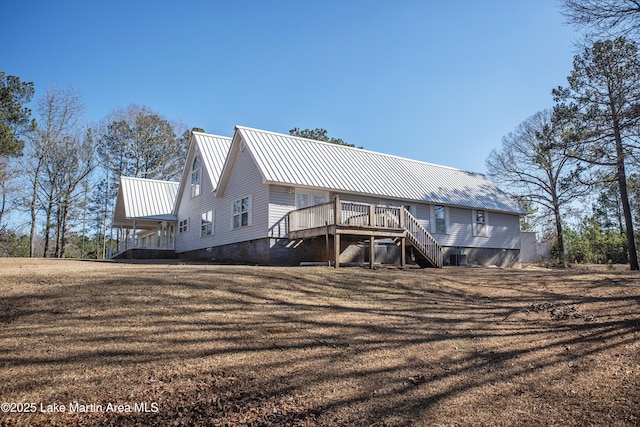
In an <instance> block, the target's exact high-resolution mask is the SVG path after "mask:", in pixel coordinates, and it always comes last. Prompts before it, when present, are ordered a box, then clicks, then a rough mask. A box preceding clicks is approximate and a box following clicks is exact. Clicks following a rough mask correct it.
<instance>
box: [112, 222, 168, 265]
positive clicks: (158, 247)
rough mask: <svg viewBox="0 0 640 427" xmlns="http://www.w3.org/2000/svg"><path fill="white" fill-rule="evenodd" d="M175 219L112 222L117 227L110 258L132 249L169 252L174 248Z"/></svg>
mask: <svg viewBox="0 0 640 427" xmlns="http://www.w3.org/2000/svg"><path fill="white" fill-rule="evenodd" d="M175 227H176V226H175V221H170V220H169V221H166V220H165V221H157V220H156V221H150V220H140V219H138V220H134V221H131V222H130V223H128V224H127V223H122V222H121V223H119V224H114V228H116V229H117V237H116V248H115V251H113V253H112V256H111V258H118V257H119V256H120V255H122V254H125V253H127V252H132V251H133V250H146V251H148V253H163V252H164V251H166V253H167V254H168V253H170V252H172V251H173V250H174V249H175Z"/></svg>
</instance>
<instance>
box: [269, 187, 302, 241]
mask: <svg viewBox="0 0 640 427" xmlns="http://www.w3.org/2000/svg"><path fill="white" fill-rule="evenodd" d="M295 208H296V196H295V191H294V189H293V187H283V186H280V185H270V186H269V237H274V238H282V237H286V235H287V234H288V232H289V224H288V213H289V212H291V211H292V210H294V209H295Z"/></svg>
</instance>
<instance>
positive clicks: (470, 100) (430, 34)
mask: <svg viewBox="0 0 640 427" xmlns="http://www.w3.org/2000/svg"><path fill="white" fill-rule="evenodd" d="M1 10H2V13H3V15H4V16H5V19H4V20H3V21H4V22H3V25H2V26H0V37H1V38H2V40H4V41H5V43H3V49H2V53H1V54H0V58H1V61H0V70H3V71H5V72H7V74H12V75H17V76H19V77H20V78H21V79H23V80H25V81H33V82H34V84H35V86H36V97H38V96H41V95H42V94H43V93H44V92H45V91H46V90H47V89H48V88H49V87H51V85H52V84H55V85H56V86H58V87H66V86H69V85H70V86H72V87H73V88H75V89H77V90H78V91H79V92H80V94H81V96H82V98H83V100H84V102H85V104H86V106H87V113H86V118H87V120H90V121H93V122H98V121H100V120H101V119H103V118H104V117H105V116H106V115H107V114H109V113H110V112H111V111H113V110H114V109H116V108H119V107H126V106H128V105H130V104H138V105H144V106H148V107H150V108H151V109H153V110H154V111H156V112H158V113H160V114H161V115H163V116H164V117H166V118H167V119H170V120H176V121H180V122H183V123H184V124H185V125H187V126H188V127H190V128H191V127H194V126H195V127H201V128H204V129H205V130H206V131H207V132H210V133H216V134H221V135H228V136H231V135H232V133H233V127H234V126H235V125H236V124H238V125H243V126H250V127H256V128H260V129H266V130H270V131H275V132H283V133H287V132H288V130H289V129H291V128H293V127H300V128H316V127H321V128H325V129H327V130H328V132H329V135H330V136H335V137H339V138H342V139H344V140H345V141H347V142H350V143H353V144H356V145H358V146H364V148H366V149H370V150H374V151H380V152H384V153H389V154H393V155H398V156H402V157H409V158H414V159H418V160H422V161H427V162H432V163H437V164H443V165H447V166H452V167H456V168H460V169H466V170H472V171H476V172H485V165H484V162H485V159H486V158H487V156H488V155H489V153H490V151H491V150H492V149H493V148H497V147H499V145H500V143H501V139H502V137H503V136H504V135H506V134H507V133H508V132H510V131H512V130H513V129H514V128H515V126H516V125H517V124H518V123H520V122H521V121H523V120H525V119H526V118H527V117H528V116H530V115H532V114H534V113H535V112H536V111H538V110H541V109H545V108H551V107H552V106H553V100H552V97H551V89H552V88H554V87H556V86H558V85H565V83H566V76H567V75H568V74H569V72H570V70H571V63H572V58H573V55H574V53H575V49H574V47H573V42H574V41H575V40H577V39H578V35H577V33H575V32H574V30H573V29H572V28H571V27H570V26H567V25H565V24H564V19H563V17H562V16H561V15H560V12H559V8H558V3H557V1H556V0H538V1H535V2H531V1H520V0H515V1H514V0H487V1H470V0H469V1H467V0H462V1H457V2H441V1H435V0H423V1H401V0H393V1H349V0H342V1H333V0H329V1H313V2H312V1H304V0H298V1H257V0H256V1H248V0H238V1H189V0H187V1H180V2H177V1H170V2H169V1H164V0H155V1H120V0H114V1H102V2H98V1H87V0H84V1H50V0H49V1H35V0H2V7H1Z"/></svg>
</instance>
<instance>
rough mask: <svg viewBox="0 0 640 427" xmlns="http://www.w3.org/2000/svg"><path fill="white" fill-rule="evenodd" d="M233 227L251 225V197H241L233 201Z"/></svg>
mask: <svg viewBox="0 0 640 427" xmlns="http://www.w3.org/2000/svg"><path fill="white" fill-rule="evenodd" d="M232 225H233V227H232V228H240V227H247V226H249V225H251V197H243V198H242V199H239V200H236V201H235V202H233V224H232Z"/></svg>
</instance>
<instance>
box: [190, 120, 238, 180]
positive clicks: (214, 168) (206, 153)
mask: <svg viewBox="0 0 640 427" xmlns="http://www.w3.org/2000/svg"><path fill="white" fill-rule="evenodd" d="M193 138H194V139H195V142H196V144H197V146H198V149H199V150H200V153H201V154H202V161H203V163H204V165H205V168H206V170H207V173H208V174H209V179H210V180H211V184H212V185H213V188H214V189H215V188H217V187H218V180H219V179H220V174H221V173H222V169H223V168H224V162H225V160H226V159H227V154H228V153H229V148H230V147H231V138H229V137H226V136H218V135H211V134H208V133H202V132H193ZM188 166H191V165H188ZM187 170H189V169H187Z"/></svg>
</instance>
